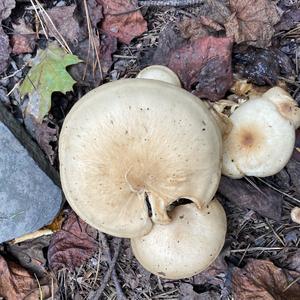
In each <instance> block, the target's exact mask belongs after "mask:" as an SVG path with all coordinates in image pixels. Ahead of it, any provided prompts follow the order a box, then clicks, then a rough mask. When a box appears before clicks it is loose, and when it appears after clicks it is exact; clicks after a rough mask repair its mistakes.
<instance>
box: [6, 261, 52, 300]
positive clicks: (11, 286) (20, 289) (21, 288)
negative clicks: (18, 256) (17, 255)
mask: <svg viewBox="0 0 300 300" xmlns="http://www.w3.org/2000/svg"><path fill="white" fill-rule="evenodd" d="M52 282H53V286H52ZM40 286H41V289H40V288H39V286H38V282H37V280H36V278H35V277H34V276H33V275H31V274H30V273H29V272H28V271H27V270H25V269H23V268H22V267H21V266H19V265H18V264H16V263H15V262H12V261H8V260H7V261H6V260H5V259H4V258H3V257H2V256H0V297H3V298H4V299H8V300H36V299H39V296H40V293H41V292H42V295H43V299H47V298H48V297H51V295H52V289H53V290H54V291H55V290H56V284H55V283H54V281H53V279H52V278H51V276H50V275H49V276H46V277H44V278H43V279H42V280H41V281H40ZM52 296H54V295H52Z"/></svg>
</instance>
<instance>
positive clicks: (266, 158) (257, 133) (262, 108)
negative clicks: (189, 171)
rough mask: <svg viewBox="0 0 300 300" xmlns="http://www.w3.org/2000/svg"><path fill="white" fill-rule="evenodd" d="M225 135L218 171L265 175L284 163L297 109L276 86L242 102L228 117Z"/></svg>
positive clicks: (291, 144)
mask: <svg viewBox="0 0 300 300" xmlns="http://www.w3.org/2000/svg"><path fill="white" fill-rule="evenodd" d="M230 120H231V122H232V129H231V132H230V133H229V134H228V135H227V136H225V139H224V144H223V147H224V152H223V166H222V173H223V174H224V175H227V176H229V177H232V178H241V177H243V176H258V177H266V176H271V175H274V174H276V173H278V172H279V171H280V170H281V169H282V168H284V166H285V165H286V164H287V163H288V161H289V159H290V157H291V155H292V153H293V149H294V144H295V128H297V127H298V126H299V122H300V110H299V108H298V107H297V106H296V103H295V101H294V100H293V99H292V98H291V96H290V95H289V94H288V93H287V92H285V91H284V90H283V89H281V88H279V87H275V88H271V89H270V90H268V91H267V92H266V93H264V94H263V95H262V96H260V97H254V98H252V99H250V100H249V101H247V102H245V103H243V104H242V105H241V106H240V107H239V108H238V109H236V110H235V111H234V112H233V113H232V115H231V116H230Z"/></svg>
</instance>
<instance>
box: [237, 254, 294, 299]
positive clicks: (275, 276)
mask: <svg viewBox="0 0 300 300" xmlns="http://www.w3.org/2000/svg"><path fill="white" fill-rule="evenodd" d="M299 276H300V273H298V272H292V271H287V270H285V269H280V268H277V267H276V266H275V265H274V264H273V263H272V262H270V261H267V260H261V259H259V260H258V259H252V260H250V261H249V262H248V263H247V265H246V266H245V267H244V268H243V269H239V268H235V269H234V271H233V277H232V292H233V296H234V298H235V299H239V300H249V299H255V300H298V299H299V295H300V282H299V278H300V277H299ZM297 278H298V280H296V279H297Z"/></svg>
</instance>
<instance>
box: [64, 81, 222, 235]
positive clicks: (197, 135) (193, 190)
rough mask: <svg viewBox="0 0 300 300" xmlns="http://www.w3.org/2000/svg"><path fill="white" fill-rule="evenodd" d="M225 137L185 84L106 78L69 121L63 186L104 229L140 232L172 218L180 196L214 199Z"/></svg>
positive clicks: (83, 213) (80, 212)
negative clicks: (172, 206)
mask: <svg viewBox="0 0 300 300" xmlns="http://www.w3.org/2000/svg"><path fill="white" fill-rule="evenodd" d="M221 144H222V141H221V134H220V130H219V128H218V126H217V124H216V122H215V121H214V119H213V117H212V116H211V114H210V113H209V111H208V109H207V108H206V106H205V105H204V104H203V103H202V102H201V101H199V99H198V98H196V97H194V96H193V95H191V94H190V93H188V92H187V91H185V90H183V89H181V88H179V87H176V86H174V85H171V84H168V83H165V82H162V81H158V80H149V79H126V80H119V81H116V82H112V83H108V84H105V85H102V86H100V87H98V88H96V89H94V90H93V91H91V92H89V93H88V94H86V95H85V96H84V97H82V98H81V99H80V100H79V101H78V102H77V103H76V104H75V105H74V107H73V108H72V110H71V111H70V112H69V114H68V115H67V117H66V119H65V121H64V124H63V128H62V131H61V134H60V140H59V159H60V174H61V182H62V187H63V191H64V193H65V196H66V198H67V200H68V202H69V203H70V205H71V207H72V208H73V209H74V210H75V212H76V213H77V214H78V215H79V216H80V217H81V218H82V219H83V220H85V221H86V222H87V223H89V224H90V225H92V226H93V227H95V228H97V229H99V230H100V231H103V232H105V233H108V234H111V235H114V236H119V237H136V236H142V235H144V234H146V233H148V232H149V231H150V230H151V228H152V222H156V223H160V224H166V223H168V222H170V218H169V217H168V215H167V213H166V209H167V208H168V206H169V205H170V204H171V203H172V202H174V201H175V200H177V199H179V198H183V197H184V198H187V199H190V200H192V201H193V202H195V203H196V205H197V206H199V207H201V206H204V205H206V204H207V203H208V202H209V201H210V200H211V199H212V198H213V196H214V194H215V192H216V190H217V186H218V184H219V180H220V173H221ZM146 197H147V198H148V201H149V204H150V206H151V211H152V217H149V213H148V206H147V202H146V200H145V199H146Z"/></svg>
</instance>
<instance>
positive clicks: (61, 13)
mask: <svg viewBox="0 0 300 300" xmlns="http://www.w3.org/2000/svg"><path fill="white" fill-rule="evenodd" d="M75 8H76V5H75V4H72V5H70V6H59V7H53V8H51V9H48V10H47V13H48V15H49V17H50V18H51V21H52V22H53V24H54V25H55V26H53V24H52V23H51V22H50V20H49V18H47V17H46V16H44V21H45V24H46V27H47V33H48V34H49V36H50V37H56V36H59V35H58V33H57V31H58V32H59V33H60V34H61V35H62V36H63V37H64V39H65V40H66V41H67V42H69V43H74V42H77V41H78V40H79V37H80V27H79V24H78V22H77V20H75V18H74V11H75ZM55 28H56V30H55ZM41 33H43V31H41Z"/></svg>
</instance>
